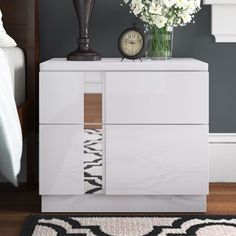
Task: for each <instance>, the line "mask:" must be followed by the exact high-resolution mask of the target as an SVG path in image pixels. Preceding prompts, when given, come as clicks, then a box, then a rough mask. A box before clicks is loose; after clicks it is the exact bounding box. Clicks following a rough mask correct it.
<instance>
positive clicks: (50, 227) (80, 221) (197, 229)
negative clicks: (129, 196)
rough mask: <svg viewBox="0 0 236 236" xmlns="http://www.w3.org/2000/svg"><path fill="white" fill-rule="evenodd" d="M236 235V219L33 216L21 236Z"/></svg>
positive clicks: (218, 217) (203, 217)
mask: <svg viewBox="0 0 236 236" xmlns="http://www.w3.org/2000/svg"><path fill="white" fill-rule="evenodd" d="M42 235H43V236H69V235H70V236H72V235H76V236H82V235H84V236H157V235H159V236H185V235H188V236H194V235H196V236H235V235H236V218H235V217H230V216H195V217H193V216H182V217H177V216H176V217H78V216H71V217H69V216H60V217H59V216H54V217H53V216H51V217H50V216H41V217H40V216H32V217H31V218H29V220H28V222H27V223H26V224H25V226H24V228H23V231H22V234H21V236H42Z"/></svg>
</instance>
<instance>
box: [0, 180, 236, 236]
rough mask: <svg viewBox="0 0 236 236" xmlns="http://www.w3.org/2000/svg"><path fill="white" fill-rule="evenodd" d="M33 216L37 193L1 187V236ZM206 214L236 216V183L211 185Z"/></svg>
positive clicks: (12, 235) (37, 208) (8, 235)
mask: <svg viewBox="0 0 236 236" xmlns="http://www.w3.org/2000/svg"><path fill="white" fill-rule="evenodd" d="M32 214H40V197H39V195H38V193H37V192H36V191H27V190H26V188H25V187H24V186H23V187H20V188H19V189H14V188H13V187H9V186H5V185H3V186H2V185H0V235H1V236H18V235H19V232H20V229H21V227H22V225H23V223H24V221H25V220H26V218H27V217H28V216H30V215H32ZM206 214H207V215H236V183H234V184H211V185H210V195H209V197H208V209H207V213H206ZM83 215H84V214H83ZM103 215H104V214H103ZM113 215H114V214H113ZM126 215H127V214H126ZM130 215H132V214H130ZM142 215H150V214H148V213H147V214H142ZM152 215H153V214H152ZM156 215H163V214H156ZM164 215H173V214H164Z"/></svg>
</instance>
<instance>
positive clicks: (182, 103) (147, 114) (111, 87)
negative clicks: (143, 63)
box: [105, 72, 209, 124]
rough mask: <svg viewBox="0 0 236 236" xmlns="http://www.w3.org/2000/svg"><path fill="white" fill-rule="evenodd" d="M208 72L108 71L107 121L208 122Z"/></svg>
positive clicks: (120, 122) (127, 122)
mask: <svg viewBox="0 0 236 236" xmlns="http://www.w3.org/2000/svg"><path fill="white" fill-rule="evenodd" d="M208 89H209V88H208V72H107V73H106V78H105V91H106V92H105V123H106V124H208V119H209V118H208V110H209V107H208V102H209V101H208V100H209V99H208V96H209V92H208Z"/></svg>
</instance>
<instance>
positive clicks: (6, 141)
mask: <svg viewBox="0 0 236 236" xmlns="http://www.w3.org/2000/svg"><path fill="white" fill-rule="evenodd" d="M12 88H13V87H12V82H11V71H10V67H9V64H8V61H7V59H6V56H5V53H4V52H3V50H2V49H1V48H0V172H1V174H2V175H3V176H4V177H5V178H6V179H7V180H8V181H10V182H11V183H13V184H14V185H17V175H18V174H19V172H20V162H21V155H22V132H21V126H20V121H19V117H18V113H17V108H16V103H15V99H14V92H13V89H12Z"/></svg>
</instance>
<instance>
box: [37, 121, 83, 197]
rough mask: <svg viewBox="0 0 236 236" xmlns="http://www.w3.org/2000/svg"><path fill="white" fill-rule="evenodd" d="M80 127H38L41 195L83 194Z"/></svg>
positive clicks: (81, 133)
mask: <svg viewBox="0 0 236 236" xmlns="http://www.w3.org/2000/svg"><path fill="white" fill-rule="evenodd" d="M83 138H84V133H83V126H82V125H68V126H65V125H41V126H40V144H39V147H40V149H39V151H40V194H42V195H77V194H83V193H84V174H83V159H84V154H83Z"/></svg>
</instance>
